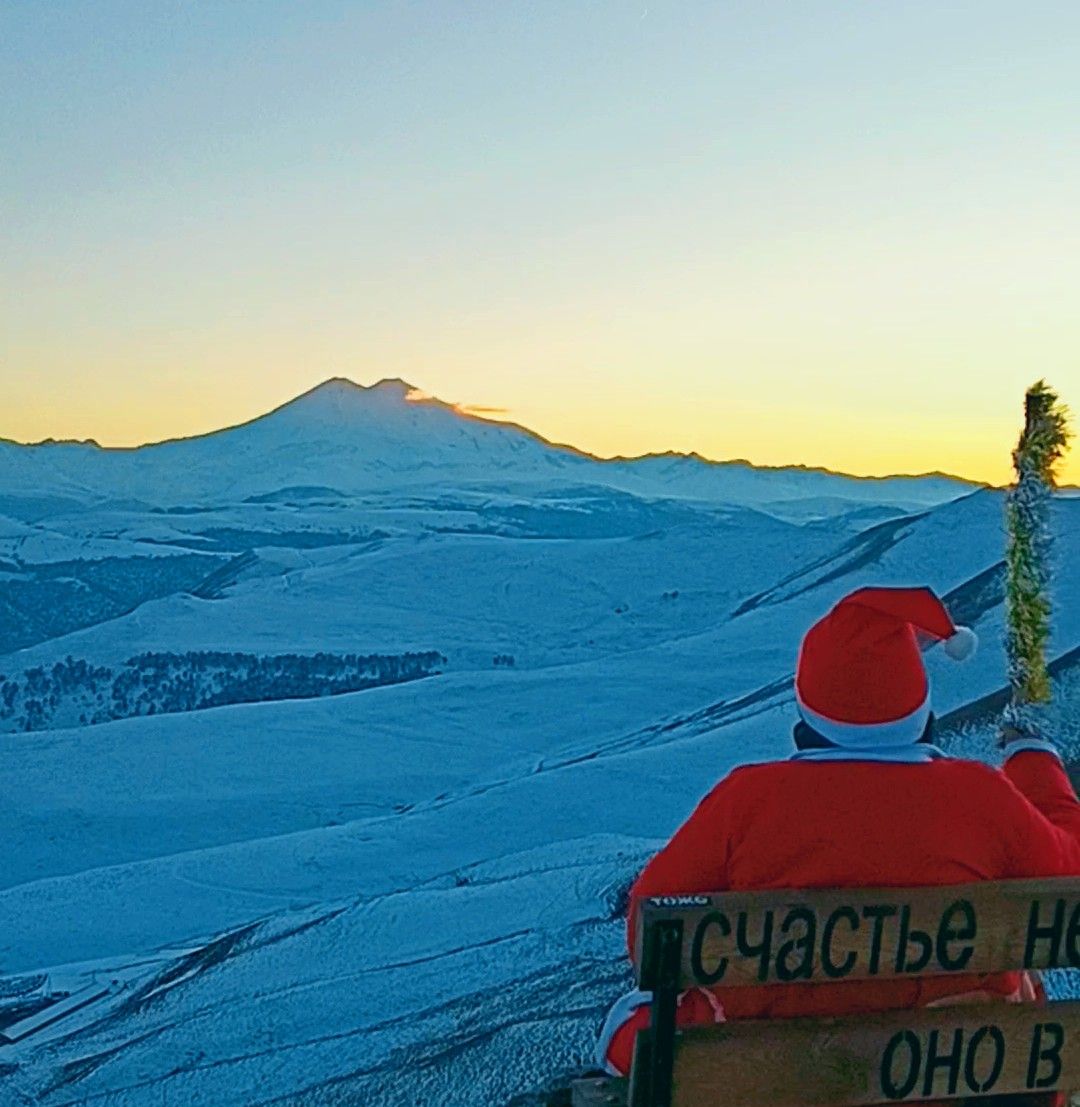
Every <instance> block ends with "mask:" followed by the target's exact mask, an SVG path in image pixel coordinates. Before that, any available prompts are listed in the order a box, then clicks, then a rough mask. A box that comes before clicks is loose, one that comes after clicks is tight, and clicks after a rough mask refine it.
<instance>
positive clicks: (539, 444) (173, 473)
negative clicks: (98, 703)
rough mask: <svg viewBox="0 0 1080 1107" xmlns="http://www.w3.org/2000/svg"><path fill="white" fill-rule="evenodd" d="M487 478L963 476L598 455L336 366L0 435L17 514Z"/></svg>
mask: <svg viewBox="0 0 1080 1107" xmlns="http://www.w3.org/2000/svg"><path fill="white" fill-rule="evenodd" d="M500 481H502V482H506V481H510V482H512V483H513V484H526V483H530V482H540V483H542V484H550V483H551V482H552V481H556V482H559V483H564V484H589V485H601V486H604V487H609V488H616V489H621V490H624V491H629V492H634V493H638V494H642V495H663V496H667V497H679V498H692V499H700V500H705V501H710V502H715V503H731V504H755V505H761V504H769V503H773V502H776V503H779V504H782V503H784V502H785V501H790V500H803V501H805V500H807V499H809V498H813V497H820V498H823V499H828V500H832V501H834V502H833V503H832V504H831V510H829V511H827V514H835V513H836V512H837V511H838V510H844V509H845V508H849V507H850V506H852V502H854V504H858V505H863V504H866V503H872V504H876V505H881V504H888V505H893V506H897V507H902V508H905V509H907V508H911V507H914V506H918V505H923V506H925V505H929V504H933V503H940V502H942V501H943V500H947V499H950V498H954V497H955V496H957V495H961V494H963V493H964V492H965V491H969V490H970V488H971V486H970V485H967V484H966V483H965V482H962V481H958V480H956V479H954V478H949V477H940V476H931V477H922V478H889V479H886V480H871V479H858V478H852V477H845V476H841V475H837V474H832V473H827V472H822V471H818V470H809V469H799V468H792V469H757V468H755V467H754V466H752V465H749V464H748V463H746V462H730V463H723V464H717V463H713V462H707V461H704V460H703V459H702V458H699V457H696V456H683V455H665V456H657V457H646V458H640V459H637V460H624V459H619V460H616V461H610V462H603V461H600V460H598V459H597V458H594V457H591V456H590V455H588V454H583V453H580V452H579V451H577V450H574V449H571V448H569V447H566V446H555V445H552V444H551V443H550V442H547V441H545V440H544V439H543V438H541V437H540V436H539V435H536V434H534V433H532V432H531V431H528V430H525V429H524V428H522V427H518V426H516V425H513V424H507V423H497V422H492V421H490V420H485V419H480V418H477V417H475V416H472V415H467V414H465V413H463V412H462V411H460V410H458V409H457V408H456V407H454V406H453V405H450V404H446V403H443V402H442V401H440V400H437V399H433V398H430V397H426V396H424V395H423V394H422V393H421V392H420V391H419V390H418V389H416V388H414V387H413V386H412V385H410V384H408V383H407V382H405V381H402V380H396V379H395V380H382V381H379V382H378V383H377V384H374V385H371V386H370V387H363V386H361V385H357V384H354V383H353V382H351V381H348V380H344V379H341V378H335V379H332V380H328V381H326V382H324V383H323V384H321V385H319V386H318V387H317V388H314V389H312V390H311V391H310V392H307V393H305V394H304V395H302V396H300V397H298V398H297V399H295V400H292V401H291V402H289V403H287V404H285V405H284V406H282V407H280V408H278V409H276V410H275V411H272V412H270V413H269V414H268V415H264V416H262V417H260V418H258V419H254V420H252V421H251V422H249V423H245V424H243V425H241V426H238V427H232V428H229V429H226V430H221V431H217V432H215V433H213V434H207V435H203V436H200V437H197V438H187V439H180V440H176V441H171V442H162V443H158V444H156V445H152V446H143V447H139V448H137V449H104V448H102V447H100V446H97V445H96V444H94V443H78V442H45V443H40V444H38V445H35V446H21V445H18V444H17V443H12V442H2V441H0V513H5V514H8V515H11V516H13V517H15V518H18V519H25V518H26V517H27V515H28V514H30V515H32V516H35V517H39V516H38V513H39V512H40V511H41V509H42V507H43V506H44V507H46V508H48V507H49V506H50V505H52V504H57V505H62V504H63V503H64V502H65V501H68V500H70V501H72V502H75V503H79V504H83V503H87V502H91V503H94V504H99V503H100V502H101V501H102V500H104V501H115V502H118V503H124V502H127V503H131V502H132V501H135V502H142V503H144V504H146V505H152V506H157V507H183V506H185V505H197V506H200V507H201V506H206V505H208V504H220V503H237V502H240V501H242V500H245V499H250V498H259V497H280V496H282V495H283V494H290V493H291V494H292V495H293V496H294V497H296V498H299V499H306V498H311V497H314V498H318V497H320V496H331V497H332V496H335V495H337V496H341V495H353V494H357V493H372V492H385V491H386V490H388V489H400V488H405V487H410V486H411V487H417V486H420V487H430V486H432V485H433V484H435V485H442V484H450V485H452V486H456V487H460V486H461V485H463V484H470V483H473V482H477V483H482V484H490V483H492V482H500Z"/></svg>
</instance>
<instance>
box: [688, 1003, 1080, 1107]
mask: <svg viewBox="0 0 1080 1107" xmlns="http://www.w3.org/2000/svg"><path fill="white" fill-rule="evenodd" d="M1078 1087H1080V1002H1077V1003H1056V1004H1052V1005H1050V1006H1049V1007H1033V1006H1019V1005H1010V1004H984V1005H976V1006H970V1005H969V1006H963V1007H950V1008H940V1009H936V1010H922V1011H891V1012H888V1013H883V1014H877V1015H863V1016H858V1017H848V1018H844V1019H777V1020H775V1021H773V1022H754V1021H746V1022H731V1023H727V1024H723V1025H720V1026H709V1027H701V1028H699V1029H694V1030H687V1031H684V1032H682V1033H681V1034H679V1035H678V1037H677V1044H676V1055H675V1080H674V1098H673V1101H672V1102H673V1104H674V1107H717V1104H723V1107H762V1104H768V1105H769V1107H844V1105H854V1104H869V1103H898V1102H908V1101H913V1100H920V1099H952V1098H957V1097H961V1096H972V1095H991V1094H992V1095H1002V1094H1008V1093H1016V1092H1033V1091H1038V1092H1045V1091H1051V1090H1055V1089H1065V1090H1068V1089H1071V1088H1078Z"/></svg>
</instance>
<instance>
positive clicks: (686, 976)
mask: <svg viewBox="0 0 1080 1107" xmlns="http://www.w3.org/2000/svg"><path fill="white" fill-rule="evenodd" d="M662 922H668V923H671V924H673V925H675V926H677V927H680V928H681V933H682V958H681V961H680V970H679V984H680V986H681V987H685V988H689V987H694V986H700V987H708V986H715V985H724V986H738V985H744V984H754V985H765V984H792V983H809V984H814V983H821V982H832V981H836V980H864V979H869V978H873V979H882V978H885V977H895V976H940V975H948V974H950V973H985V972H999V971H1004V970H1009V969H1043V968H1080V877H1069V878H1066V879H1055V880H1012V881H1001V882H996V883H983V884H962V885H958V886H953V887H947V888H881V889H867V888H848V889H814V890H811V891H801V892H796V891H768V892H724V893H719V894H717V895H703V896H656V897H653V898H652V899H649V900H646V901H645V902H644V903H642V904H641V906H640V908H639V916H638V925H637V940H638V950H637V955H636V957H635V961H636V963H637V965H638V967H639V978H640V974H641V972H643V971H647V969H648V964H647V957H646V956H645V950H644V940H645V935H646V934H647V933H648V932H649V930H650V929H651V928H652V927H654V926H656V924H658V923H662ZM648 986H649V985H648V984H647V983H644V982H643V983H642V987H648Z"/></svg>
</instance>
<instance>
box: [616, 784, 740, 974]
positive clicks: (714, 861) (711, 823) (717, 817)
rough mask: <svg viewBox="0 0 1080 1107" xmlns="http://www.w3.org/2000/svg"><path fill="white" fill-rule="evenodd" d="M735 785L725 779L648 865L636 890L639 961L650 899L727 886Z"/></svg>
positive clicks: (629, 939) (630, 924)
mask: <svg viewBox="0 0 1080 1107" xmlns="http://www.w3.org/2000/svg"><path fill="white" fill-rule="evenodd" d="M730 782H731V778H730V777H727V778H726V779H724V780H722V781H721V782H720V783H719V784H718V785H717V786H716V787H715V788H714V789H713V790H712V791H711V792H710V793H709V794H708V795H707V796H706V797H705V798H704V799H703V800H702V801H701V803H699V804H698V805H697V808H696V809H695V810H694V813H693V814H692V815H691V816H690V818H689V819H687V820H686V822H684V823H683V824H682V826H680V827H679V829H678V830H677V831H675V834H674V836H673V837H672V839H671V841H670V842H668V844H667V845H666V846H664V848H663V849H662V850H661V851H660V852H659V853H658V854H657V855H656V856H655V857H654V858H653V859H652V860H651V861H650V862H649V863H648V864H647V865H646V866H645V868H644V869H642V871H641V875H640V876H639V877H638V878H637V880H635V881H634V886H633V887H632V888H631V889H630V904H629V907H628V909H627V915H626V944H627V948H628V950H629V951H630V958H631V960H633V957H634V936H635V930H636V924H637V907H638V902H639V901H640V900H641V899H644V898H646V897H648V896H658V895H679V894H687V893H693V892H721V891H724V890H725V889H726V888H727V858H728V847H729V845H730V842H729V834H728V827H729V819H728V811H729V807H730Z"/></svg>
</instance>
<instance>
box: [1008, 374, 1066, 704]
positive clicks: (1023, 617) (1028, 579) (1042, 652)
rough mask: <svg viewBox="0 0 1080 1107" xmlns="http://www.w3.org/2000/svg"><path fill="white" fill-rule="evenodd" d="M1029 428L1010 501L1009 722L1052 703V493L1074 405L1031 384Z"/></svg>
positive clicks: (1020, 450)
mask: <svg viewBox="0 0 1080 1107" xmlns="http://www.w3.org/2000/svg"><path fill="white" fill-rule="evenodd" d="M1024 414H1025V419H1024V430H1023V432H1022V433H1021V435H1020V442H1019V444H1018V445H1017V447H1016V449H1015V451H1013V465H1014V466H1015V468H1016V484H1015V486H1014V487H1013V488H1012V489H1011V490H1010V492H1009V496H1008V500H1007V503H1006V508H1005V511H1006V520H1007V522H1008V531H1009V543H1008V551H1007V553H1006V559H1005V560H1006V565H1007V568H1008V583H1007V586H1006V608H1007V614H1008V634H1007V636H1006V653H1007V655H1008V662H1009V682H1010V684H1011V685H1012V704H1011V705H1010V709H1009V711H1008V712H1007V716H1008V721H1011V722H1014V723H1018V722H1021V721H1026V716H1027V715H1028V713H1027V712H1025V710H1024V708H1026V707H1030V706H1033V705H1038V704H1045V703H1049V702H1050V695H1051V692H1050V676H1049V674H1048V673H1047V669H1046V643H1047V640H1048V638H1049V635H1050V544H1051V531H1050V497H1051V495H1052V494H1053V489H1054V487H1055V476H1056V474H1055V467H1056V465H1057V463H1058V461H1060V460H1061V458H1062V456H1063V455H1064V453H1065V449H1066V446H1067V445H1068V442H1069V438H1070V431H1069V425H1068V418H1069V415H1068V410H1067V409H1066V408H1065V407H1064V406H1063V405H1062V404H1061V403H1060V402H1059V401H1058V397H1057V395H1056V394H1055V393H1054V392H1052V391H1051V390H1050V389H1049V388H1048V387H1047V385H1046V382H1045V381H1039V382H1037V383H1036V384H1034V385H1032V387H1031V388H1029V389H1028V392H1027V396H1026V398H1025V405H1024Z"/></svg>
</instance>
